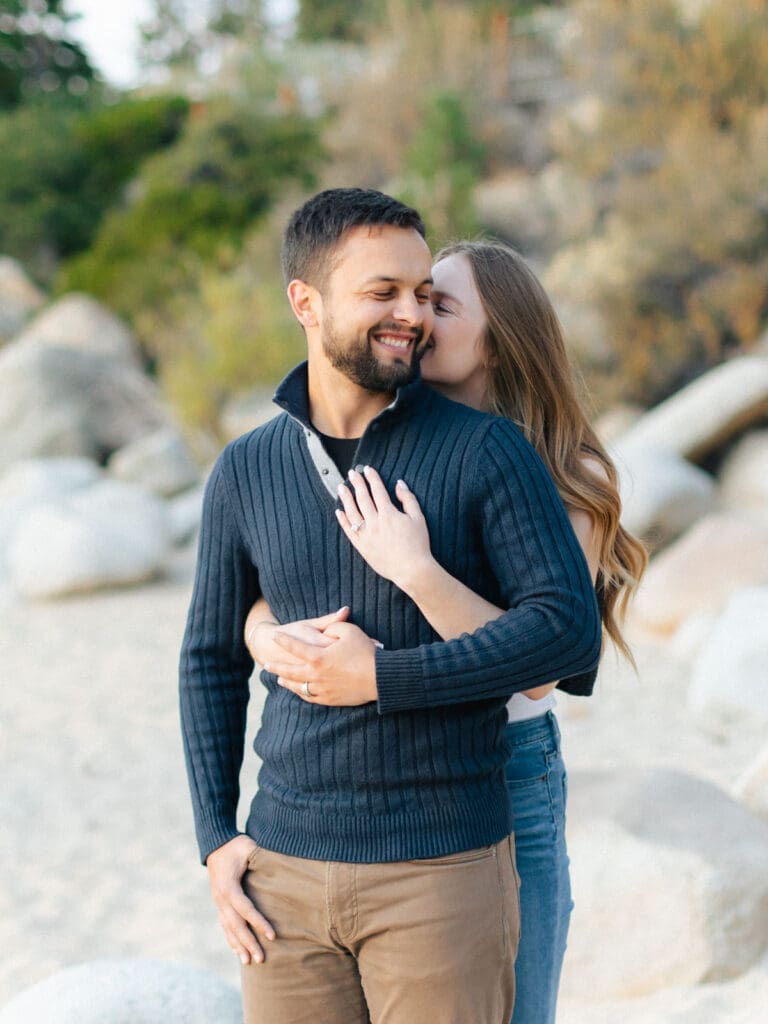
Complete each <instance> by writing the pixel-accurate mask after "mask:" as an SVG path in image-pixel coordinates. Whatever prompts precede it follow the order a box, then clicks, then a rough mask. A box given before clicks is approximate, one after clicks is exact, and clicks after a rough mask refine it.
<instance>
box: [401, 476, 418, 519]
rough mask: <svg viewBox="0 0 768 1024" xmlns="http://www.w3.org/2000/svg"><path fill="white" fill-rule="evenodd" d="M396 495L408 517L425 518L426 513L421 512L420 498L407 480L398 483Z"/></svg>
mask: <svg viewBox="0 0 768 1024" xmlns="http://www.w3.org/2000/svg"><path fill="white" fill-rule="evenodd" d="M395 494H396V495H397V497H398V499H399V501H400V504H401V505H402V506H403V511H404V512H405V514H406V515H408V516H410V517H411V519H416V518H422V519H423V518H424V513H423V512H422V511H421V505H420V504H419V501H418V498H417V497H416V495H415V494H414V493H413V491H412V490H411V489H410V487H409V486H408V484H407V483H406V482H405V480H398V481H397V484H396V486H395Z"/></svg>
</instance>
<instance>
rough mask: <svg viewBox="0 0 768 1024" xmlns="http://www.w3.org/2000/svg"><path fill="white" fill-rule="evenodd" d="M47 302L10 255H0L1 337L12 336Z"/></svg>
mask: <svg viewBox="0 0 768 1024" xmlns="http://www.w3.org/2000/svg"><path fill="white" fill-rule="evenodd" d="M44 302H45V296H44V295H43V293H42V292H41V291H40V290H39V289H38V288H36V287H35V285H34V284H32V282H31V281H30V279H29V278H28V277H27V275H26V273H25V272H24V268H23V267H22V266H21V264H20V263H18V262H17V261H16V260H14V259H11V257H10V256H0V339H3V338H12V337H13V336H14V335H15V334H17V333H18V332H19V331H20V330H21V328H22V327H23V326H24V323H25V321H26V320H27V318H28V317H29V316H30V315H31V314H32V313H33V312H34V311H35V310H36V309H38V308H39V307H40V306H42V304H43V303H44Z"/></svg>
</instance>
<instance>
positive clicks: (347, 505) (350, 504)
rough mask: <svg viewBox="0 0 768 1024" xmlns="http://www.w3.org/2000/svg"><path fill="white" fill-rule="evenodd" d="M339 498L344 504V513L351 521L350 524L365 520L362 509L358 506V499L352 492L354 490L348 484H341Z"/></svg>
mask: <svg viewBox="0 0 768 1024" xmlns="http://www.w3.org/2000/svg"><path fill="white" fill-rule="evenodd" d="M339 500H340V501H341V504H342V505H343V506H344V514H345V515H346V517H347V521H348V522H349V524H350V526H351V525H352V524H353V523H361V522H363V520H364V518H365V517H364V516H363V514H362V513H361V511H360V509H359V508H358V507H357V501H356V500H355V496H354V494H353V493H352V490H351V489H350V488H349V487H348V486H347V484H340V485H339Z"/></svg>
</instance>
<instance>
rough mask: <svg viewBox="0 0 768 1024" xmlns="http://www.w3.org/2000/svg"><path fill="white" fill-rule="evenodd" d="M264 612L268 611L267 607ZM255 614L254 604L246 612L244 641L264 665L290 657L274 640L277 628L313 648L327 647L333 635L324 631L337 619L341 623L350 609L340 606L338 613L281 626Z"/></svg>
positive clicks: (256, 610) (254, 657)
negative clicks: (248, 611)
mask: <svg viewBox="0 0 768 1024" xmlns="http://www.w3.org/2000/svg"><path fill="white" fill-rule="evenodd" d="M266 611H267V613H269V609H268V608H267V609H266ZM254 612H255V613H256V614H255V615H254ZM269 614H271V613H269ZM258 616H259V609H258V604H257V605H254V608H253V609H252V610H251V612H250V613H249V615H248V620H247V621H246V624H245V643H246V646H247V648H248V651H249V652H250V655H251V657H252V658H253V660H254V661H255V662H257V664H259V665H265V664H267V663H268V662H270V661H276V660H279V661H286V660H290V659H291V655H290V654H287V653H286V650H285V648H284V647H280V646H279V645H278V644H276V643H275V634H276V633H277V632H278V631H280V632H281V633H284V634H287V635H288V636H291V637H294V638H295V639H296V640H303V641H304V642H305V643H307V644H312V645H314V646H316V647H327V646H328V645H329V644H332V643H333V642H334V640H335V637H330V636H326V634H325V630H326V629H327V628H328V627H329V626H331V625H333V624H334V623H336V622H344V621H345V620H346V619H347V618H348V617H349V608H347V607H344V608H339V610H338V611H337V612H331V613H330V615H321V616H319V617H318V618H316V619H298V620H297V621H296V622H286V623H285V625H284V626H280V625H278V623H276V622H275V621H274V620H273V619H267V618H259V617H258ZM254 619H255V621H254Z"/></svg>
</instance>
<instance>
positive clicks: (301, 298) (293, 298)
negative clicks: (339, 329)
mask: <svg viewBox="0 0 768 1024" xmlns="http://www.w3.org/2000/svg"><path fill="white" fill-rule="evenodd" d="M288 301H289V302H290V304H291V309H292V310H293V315H294V316H295V317H296V319H297V320H298V321H299V323H300V324H301V326H302V327H303V328H304V329H305V330H306V329H307V327H317V324H318V320H317V312H318V307H319V304H320V293H319V292H318V290H317V288H315V287H314V286H313V285H311V284H307V282H306V281H300V280H299V279H298V278H296V279H295V280H293V281H291V283H290V284H289V285H288Z"/></svg>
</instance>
